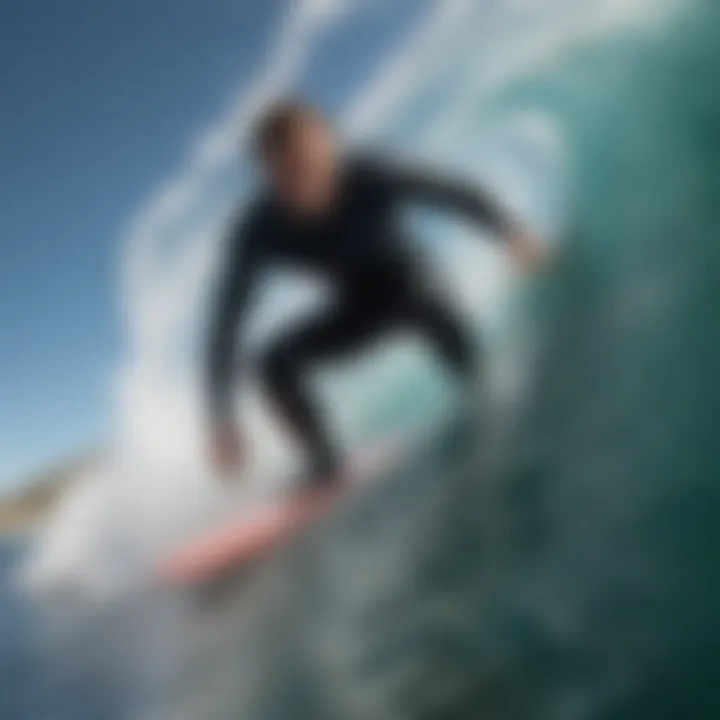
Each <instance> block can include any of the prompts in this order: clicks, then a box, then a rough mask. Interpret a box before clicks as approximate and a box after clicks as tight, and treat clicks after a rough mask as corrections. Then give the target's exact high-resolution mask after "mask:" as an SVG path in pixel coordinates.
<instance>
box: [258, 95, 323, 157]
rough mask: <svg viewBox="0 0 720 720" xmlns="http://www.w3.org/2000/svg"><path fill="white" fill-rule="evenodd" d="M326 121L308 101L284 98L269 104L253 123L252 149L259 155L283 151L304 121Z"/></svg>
mask: <svg viewBox="0 0 720 720" xmlns="http://www.w3.org/2000/svg"><path fill="white" fill-rule="evenodd" d="M307 121H316V122H323V123H325V122H327V119H326V118H325V116H324V115H323V113H322V112H321V111H320V110H318V108H316V107H314V106H313V105H311V104H310V103H308V102H305V101H303V100H297V99H285V100H280V101H278V102H276V103H275V104H273V105H271V106H270V107H269V108H268V109H267V110H265V112H264V113H263V114H262V115H261V116H260V118H259V119H258V120H257V122H256V123H255V127H254V130H253V137H252V145H253V148H254V150H255V151H256V152H257V153H258V154H259V155H261V156H264V155H268V154H271V153H276V152H281V153H282V152H283V151H284V150H285V149H286V148H287V147H288V145H289V144H290V142H291V141H292V139H293V136H294V134H295V131H296V130H297V128H298V127H299V126H300V125H301V124H302V123H304V122H307Z"/></svg>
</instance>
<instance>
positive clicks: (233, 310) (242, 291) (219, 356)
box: [206, 220, 260, 423]
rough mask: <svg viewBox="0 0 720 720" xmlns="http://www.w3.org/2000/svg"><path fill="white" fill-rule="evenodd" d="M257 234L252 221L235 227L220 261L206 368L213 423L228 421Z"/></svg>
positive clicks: (255, 262) (255, 263) (254, 268)
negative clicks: (232, 384)
mask: <svg viewBox="0 0 720 720" xmlns="http://www.w3.org/2000/svg"><path fill="white" fill-rule="evenodd" d="M257 234H258V230H257V228H256V223H254V222H252V221H251V220H247V221H241V222H240V223H236V224H234V226H233V227H232V229H231V231H230V233H229V234H228V237H227V239H226V242H225V249H224V256H223V257H222V258H221V261H220V267H221V271H220V277H219V282H218V290H217V294H216V297H215V299H214V302H213V305H212V309H211V318H210V332H209V338H208V346H207V368H206V373H207V376H206V389H207V399H208V404H209V411H210V417H211V420H212V422H214V423H222V422H225V421H227V420H229V418H230V408H231V402H230V398H231V395H232V393H231V388H230V385H231V382H232V376H233V371H234V369H235V360H236V346H237V342H236V338H237V334H238V332H239V331H240V329H241V328H240V326H241V324H242V320H243V318H244V316H245V314H246V310H247V307H248V305H249V300H250V295H251V292H252V289H253V285H254V280H255V276H256V274H257V271H258V268H259V264H260V257H259V253H258V250H257V248H258V238H257Z"/></svg>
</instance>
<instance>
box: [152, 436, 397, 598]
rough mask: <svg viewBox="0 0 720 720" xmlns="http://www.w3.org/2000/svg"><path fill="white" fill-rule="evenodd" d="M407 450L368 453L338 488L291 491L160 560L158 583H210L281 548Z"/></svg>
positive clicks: (389, 447)
mask: <svg viewBox="0 0 720 720" xmlns="http://www.w3.org/2000/svg"><path fill="white" fill-rule="evenodd" d="M404 445H405V442H404V440H402V439H400V438H396V439H394V440H391V441H388V442H385V443H383V444H380V445H377V446H375V447H374V448H370V449H367V450H365V451H363V452H362V453H359V454H358V455H357V456H356V457H355V458H353V460H352V461H351V462H349V463H348V465H347V466H346V468H345V469H344V470H343V471H341V477H340V478H338V479H337V480H336V481H335V482H332V483H323V485H321V486H319V487H314V488H308V489H307V490H298V491H291V492H290V493H288V495H287V496H285V497H282V498H280V499H279V500H277V501H276V502H274V503H273V504H271V505H268V506H265V507H263V508H260V509H258V510H257V511H256V512H255V513H253V514H251V515H250V516H249V517H245V518H244V519H243V520H240V521H236V522H231V523H229V524H228V525H225V526H223V527H221V528H218V529H215V530H212V531H210V532H209V533H207V534H205V535H201V536H200V537H196V538H194V539H192V540H191V541H190V542H188V543H187V544H186V545H184V546H181V547H180V548H178V549H177V550H175V551H172V552H170V554H169V555H167V556H166V557H163V558H162V559H161V561H160V563H159V565H158V567H157V571H156V577H157V580H159V582H160V583H161V584H162V585H166V586H174V587H183V586H186V587H192V586H194V585H199V584H202V583H206V582H211V581H212V580H214V579H215V578H217V577H218V576H221V575H222V574H224V573H225V572H229V571H231V570H239V569H240V568H241V567H242V566H243V565H245V564H247V563H249V562H251V561H253V560H256V559H258V558H261V557H262V556H264V555H265V554H267V553H269V552H271V551H272V550H274V549H277V548H279V547H282V546H283V545H285V544H287V543H289V542H290V541H291V540H292V539H293V538H295V537H296V536H297V535H298V534H299V533H301V532H302V531H303V529H305V528H307V527H308V526H310V525H313V524H314V523H316V522H318V521H319V520H320V519H322V517H323V516H325V515H327V514H328V513H329V512H330V511H331V510H332V509H333V507H335V506H336V505H337V504H338V503H341V502H344V501H346V500H347V499H348V498H349V496H350V495H352V494H353V493H355V492H357V491H358V490H359V489H361V488H362V487H364V486H367V485H368V484H370V483H371V482H372V481H373V480H374V479H376V478H377V477H378V476H379V475H380V474H382V472H383V470H385V469H388V468H389V467H390V466H391V465H392V463H393V461H394V460H396V459H397V458H398V457H399V455H400V454H401V451H402V449H403V447H404Z"/></svg>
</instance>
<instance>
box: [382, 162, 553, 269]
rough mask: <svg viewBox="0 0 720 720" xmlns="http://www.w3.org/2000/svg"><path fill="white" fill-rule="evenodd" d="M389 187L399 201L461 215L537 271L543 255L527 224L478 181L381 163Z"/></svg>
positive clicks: (383, 176)
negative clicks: (487, 232)
mask: <svg viewBox="0 0 720 720" xmlns="http://www.w3.org/2000/svg"><path fill="white" fill-rule="evenodd" d="M377 168H378V171H379V172H380V174H381V176H382V178H383V180H384V182H385V183H386V186H387V187H388V188H389V189H390V191H391V192H393V193H394V194H395V195H396V196H397V197H398V198H399V199H401V200H407V201H410V202H420V203H423V204H427V205H432V206H435V207H437V208H439V209H441V210H449V211H452V212H455V213H459V214H461V215H463V216H465V217H467V218H468V219H470V220H471V221H472V222H475V223H477V224H478V225H480V226H482V227H484V228H487V229H489V230H490V231H491V232H492V233H493V234H494V235H496V236H497V237H499V238H501V239H502V240H504V241H505V242H506V243H507V245H508V247H509V249H510V251H511V252H512V254H513V255H514V256H515V260H516V262H517V263H518V265H519V266H520V267H521V268H522V269H524V270H533V269H535V267H536V266H537V265H539V264H540V262H541V260H542V255H543V251H542V249H541V246H540V245H539V243H538V242H537V240H536V239H535V238H534V237H533V236H532V234H531V233H530V232H529V231H528V230H527V229H526V228H525V227H524V225H523V223H522V222H521V221H520V220H519V219H518V218H516V217H515V216H514V215H513V214H512V213H511V212H510V211H509V210H508V209H506V208H505V207H504V206H503V205H502V204H501V203H500V202H499V201H498V200H497V199H496V198H495V197H494V196H493V195H492V194H491V193H490V192H488V191H487V190H486V189H485V188H483V187H482V185H481V184H480V183H478V182H475V181H469V180H465V179H461V178H458V177H451V176H449V175H447V174H444V173H441V172H437V171H435V170H432V169H429V168H427V167H424V166H422V165H408V164H404V163H400V162H389V163H378V165H377Z"/></svg>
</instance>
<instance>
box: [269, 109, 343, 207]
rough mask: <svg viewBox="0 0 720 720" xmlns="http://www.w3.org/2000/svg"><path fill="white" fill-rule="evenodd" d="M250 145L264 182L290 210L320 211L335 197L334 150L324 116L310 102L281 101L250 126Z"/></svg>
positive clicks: (332, 136) (335, 160)
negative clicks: (252, 135)
mask: <svg viewBox="0 0 720 720" xmlns="http://www.w3.org/2000/svg"><path fill="white" fill-rule="evenodd" d="M255 148H256V151H257V154H258V157H259V159H260V161H261V163H262V166H263V169H264V170H265V172H266V174H267V176H268V179H269V181H270V183H271V184H272V186H273V188H274V189H275V191H276V193H277V194H278V196H279V197H280V199H281V201H282V202H284V203H285V204H287V205H288V206H289V207H290V208H291V209H293V210H294V211H296V212H298V213H300V214H303V215H316V214H321V213H323V212H324V211H326V210H327V209H328V207H329V206H330V205H331V204H332V202H333V200H334V199H335V191H336V181H337V167H338V148H337V143H336V138H335V134H334V132H333V128H332V126H331V125H330V123H329V122H328V120H327V119H326V118H325V117H324V116H323V115H322V113H320V112H319V111H318V110H317V109H315V108H314V107H312V106H311V105H308V104H305V103H303V102H298V101H284V102H281V103H278V104H276V105H274V106H273V107H271V108H270V109H269V110H268V111H267V112H266V113H265V114H264V115H263V116H262V117H261V118H260V120H259V122H258V123H257V126H256V129H255Z"/></svg>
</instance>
